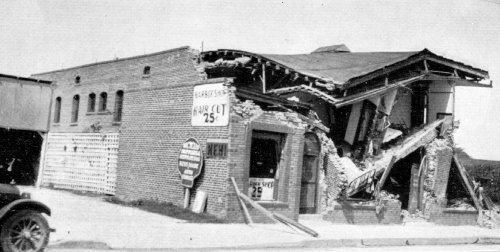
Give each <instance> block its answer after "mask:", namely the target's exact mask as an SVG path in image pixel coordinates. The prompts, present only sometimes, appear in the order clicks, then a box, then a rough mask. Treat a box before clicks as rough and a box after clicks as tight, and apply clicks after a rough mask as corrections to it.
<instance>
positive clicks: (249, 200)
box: [239, 193, 278, 223]
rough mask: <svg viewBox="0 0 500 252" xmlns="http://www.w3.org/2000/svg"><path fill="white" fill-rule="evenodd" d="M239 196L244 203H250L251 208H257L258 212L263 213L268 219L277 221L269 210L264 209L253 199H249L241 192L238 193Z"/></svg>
mask: <svg viewBox="0 0 500 252" xmlns="http://www.w3.org/2000/svg"><path fill="white" fill-rule="evenodd" d="M239 196H240V198H241V199H243V200H244V201H245V202H246V203H248V204H250V205H251V206H252V207H253V208H255V209H256V210H258V211H259V212H261V213H262V214H264V215H265V216H266V217H268V218H269V219H271V220H272V221H273V222H274V223H277V222H278V220H277V219H276V218H275V217H274V215H273V214H272V213H271V212H270V211H268V210H267V209H265V208H264V207H262V206H261V205H259V204H258V203H257V202H255V201H253V200H252V199H250V198H249V197H248V196H246V195H245V194H243V193H240V194H239Z"/></svg>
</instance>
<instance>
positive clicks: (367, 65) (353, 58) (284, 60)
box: [203, 45, 489, 88]
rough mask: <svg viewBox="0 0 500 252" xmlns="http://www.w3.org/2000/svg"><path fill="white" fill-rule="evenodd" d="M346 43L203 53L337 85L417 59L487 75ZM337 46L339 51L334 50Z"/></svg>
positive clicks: (427, 54)
mask: <svg viewBox="0 0 500 252" xmlns="http://www.w3.org/2000/svg"><path fill="white" fill-rule="evenodd" d="M342 46H343V47H345V45H340V46H333V47H322V48H319V49H317V50H316V51H314V52H313V53H311V54H257V53H251V52H246V51H241V50H229V49H219V50H217V51H209V52H204V53H203V54H204V55H212V54H214V53H215V54H216V55H217V54H221V53H222V54H223V55H227V54H228V53H229V54H230V55H242V56H247V57H253V58H257V59H258V60H259V61H265V62H266V63H270V64H275V65H276V66H279V67H282V68H285V69H288V70H290V71H295V72H296V73H297V74H301V75H303V76H306V77H308V78H312V79H316V80H320V81H322V82H326V83H332V84H336V85H339V87H341V88H348V87H351V86H355V85H358V84H361V83H363V82H366V81H368V80H371V79H373V78H376V77H378V76H382V75H384V74H387V73H388V72H391V71H394V70H397V69H400V68H401V67H404V66H408V65H410V64H413V63H417V62H419V61H423V60H428V61H432V62H435V63H438V64H442V65H447V66H449V67H451V68H454V69H457V70H460V71H462V72H463V73H466V74H468V75H470V76H472V77H475V78H478V79H486V78H489V76H488V72H487V71H486V70H482V69H479V68H475V67H472V66H470V65H466V64H464V63H461V62H458V61H454V60H451V59H448V58H444V57H442V56H439V55H436V54H434V53H432V52H431V51H429V50H428V49H424V50H422V51H412V52H356V53H352V52H347V50H348V49H347V47H345V48H343V47H342ZM336 49H339V50H340V51H336Z"/></svg>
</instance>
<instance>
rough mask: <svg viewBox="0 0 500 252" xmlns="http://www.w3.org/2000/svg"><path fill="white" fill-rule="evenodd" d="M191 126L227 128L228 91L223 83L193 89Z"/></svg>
mask: <svg viewBox="0 0 500 252" xmlns="http://www.w3.org/2000/svg"><path fill="white" fill-rule="evenodd" d="M191 112H192V113H191V125H193V126H227V125H228V124H229V90H228V88H227V87H226V86H224V84H223V83H216V84H204V85H198V86H195V87H194V92H193V109H192V111H191Z"/></svg>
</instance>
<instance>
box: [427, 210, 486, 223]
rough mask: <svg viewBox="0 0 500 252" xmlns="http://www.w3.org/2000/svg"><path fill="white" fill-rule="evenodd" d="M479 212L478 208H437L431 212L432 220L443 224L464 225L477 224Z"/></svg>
mask: <svg viewBox="0 0 500 252" xmlns="http://www.w3.org/2000/svg"><path fill="white" fill-rule="evenodd" d="M477 218H478V212H477V211H476V210H455V209H439V208H436V209H435V210H434V211H433V212H432V213H431V214H430V219H429V220H430V221H432V222H435V223H437V224H441V225H448V226H462V225H472V226H474V225H477Z"/></svg>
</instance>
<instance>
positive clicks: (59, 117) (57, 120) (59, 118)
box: [54, 97, 61, 123]
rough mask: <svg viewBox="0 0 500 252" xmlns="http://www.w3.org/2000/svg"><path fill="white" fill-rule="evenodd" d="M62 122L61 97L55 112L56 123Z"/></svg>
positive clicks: (57, 100)
mask: <svg viewBox="0 0 500 252" xmlns="http://www.w3.org/2000/svg"><path fill="white" fill-rule="evenodd" d="M60 121H61V97H57V98H56V107H55V111H54V123H59V122H60Z"/></svg>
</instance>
